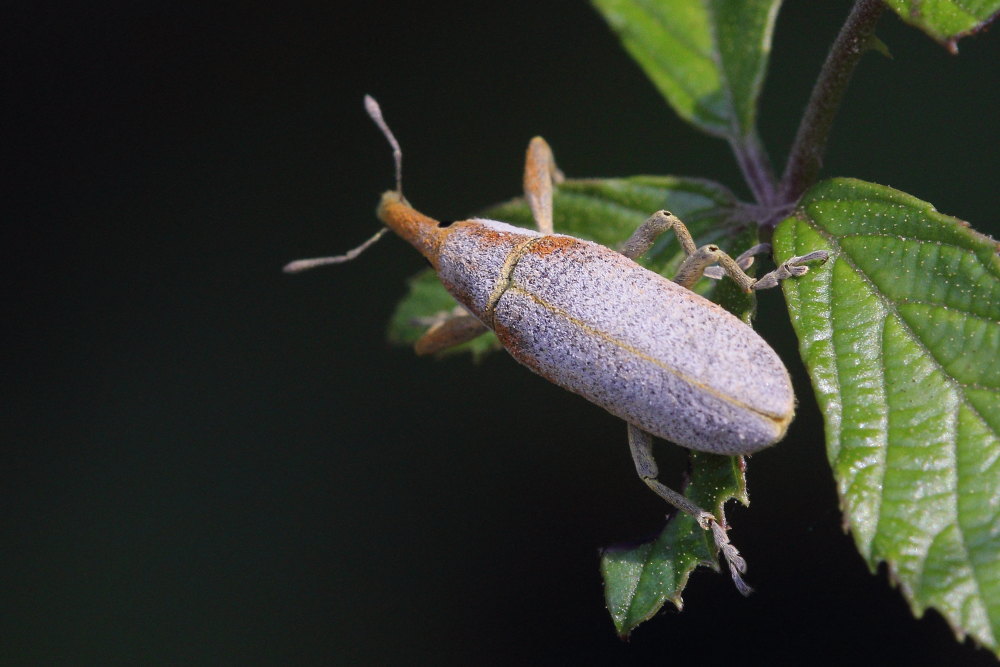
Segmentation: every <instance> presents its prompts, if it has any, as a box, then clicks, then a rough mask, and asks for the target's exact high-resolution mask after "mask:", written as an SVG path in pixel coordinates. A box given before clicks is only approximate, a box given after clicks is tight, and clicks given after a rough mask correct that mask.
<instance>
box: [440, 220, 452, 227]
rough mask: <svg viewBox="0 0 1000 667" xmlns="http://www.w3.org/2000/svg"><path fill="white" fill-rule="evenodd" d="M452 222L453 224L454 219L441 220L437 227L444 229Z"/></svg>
mask: <svg viewBox="0 0 1000 667" xmlns="http://www.w3.org/2000/svg"><path fill="white" fill-rule="evenodd" d="M453 224H455V221H454V220H442V221H441V222H439V223H438V227H440V228H441V229H444V228H445V227H451V226H452V225H453Z"/></svg>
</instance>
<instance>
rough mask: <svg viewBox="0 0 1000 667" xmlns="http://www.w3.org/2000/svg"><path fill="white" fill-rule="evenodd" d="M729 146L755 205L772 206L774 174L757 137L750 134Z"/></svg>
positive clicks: (775, 194)
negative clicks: (755, 202)
mask: <svg viewBox="0 0 1000 667" xmlns="http://www.w3.org/2000/svg"><path fill="white" fill-rule="evenodd" d="M730 146H731V147H732V149H733V154H734V155H735V156H736V162H737V163H738V164H739V165H740V171H742V172H743V178H744V180H746V182H747V185H749V186H750V191H751V192H753V196H754V199H756V200H757V203H758V204H761V205H762V206H765V207H767V206H771V205H772V204H774V201H775V197H776V196H777V188H776V187H775V182H774V172H773V171H772V170H771V161H770V160H769V159H768V157H767V153H766V152H765V151H764V147H763V146H762V145H761V143H760V139H759V138H758V137H757V135H756V134H751V135H750V136H747V137H743V138H742V139H741V140H740V141H732V142H730Z"/></svg>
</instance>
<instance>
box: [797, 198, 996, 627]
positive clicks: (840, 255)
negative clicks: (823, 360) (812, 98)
mask: <svg viewBox="0 0 1000 667" xmlns="http://www.w3.org/2000/svg"><path fill="white" fill-rule="evenodd" d="M796 217H797V218H798V219H799V220H801V221H802V222H804V223H805V224H807V225H809V226H810V227H811V228H812V229H813V231H815V232H816V233H817V234H819V235H820V236H821V237H823V238H824V239H825V240H826V241H827V242H828V243H829V244H830V245H831V246H832V247H834V248H836V250H837V259H838V260H840V259H842V260H843V261H844V262H845V263H846V264H847V265H848V267H850V269H851V270H852V271H854V273H855V275H857V276H858V277H859V278H860V279H861V280H862V281H863V282H864V283H866V284H868V285H870V286H871V287H872V291H873V293H874V295H875V297H876V298H877V299H878V300H879V301H880V302H881V303H882V305H883V306H884V307H885V308H886V309H887V311H888V312H890V313H891V314H892V315H893V316H894V317H895V318H896V320H897V322H898V323H899V326H900V328H901V329H902V330H903V331H905V332H906V334H907V336H908V337H909V338H910V339H911V340H912V341H913V342H914V343H916V344H917V346H918V347H919V348H920V350H921V351H922V352H923V353H924V354H925V355H926V356H927V358H928V359H930V360H931V361H932V363H933V364H934V366H935V368H936V369H937V370H938V371H939V372H940V374H941V376H942V377H943V378H944V380H945V383H946V384H950V385H951V386H952V387H953V388H954V389H955V390H956V393H958V395H959V396H960V398H959V403H960V404H961V405H963V406H965V408H966V409H967V410H969V412H970V413H971V414H973V415H975V416H976V419H977V420H979V422H980V424H981V425H982V426H983V427H984V430H986V431H987V432H989V433H993V434H994V436H995V437H997V438H1000V434H997V433H996V431H994V430H993V428H992V427H991V426H990V424H989V423H988V422H987V421H986V420H985V419H984V418H983V416H982V414H981V413H980V412H979V411H978V410H977V409H976V407H975V406H974V405H973V404H972V403H971V401H969V399H968V397H967V396H966V394H965V391H964V389H965V385H963V384H962V383H960V382H958V380H956V379H955V378H953V377H952V376H951V375H950V374H949V373H948V372H947V370H945V368H944V366H943V365H942V364H941V362H940V360H939V359H938V358H937V356H935V354H934V353H933V351H932V350H931V349H930V348H928V347H927V345H925V344H924V341H923V340H922V339H921V338H920V337H919V336H918V335H917V334H916V333H915V332H914V330H913V329H912V328H911V327H910V325H909V323H908V322H907V321H906V319H905V318H903V316H902V315H901V314H900V313H899V311H898V310H897V308H896V303H895V302H894V301H891V300H889V299H888V298H886V297H885V296H884V295H883V293H882V291H881V290H880V289H879V288H878V286H877V285H876V284H875V283H874V282H873V281H872V280H871V279H870V278H869V277H868V275H867V274H866V273H865V272H864V271H862V270H861V268H860V267H858V266H857V265H856V264H855V263H854V261H853V260H852V258H851V257H850V255H848V254H847V253H845V252H844V250H843V248H842V246H841V245H840V243H839V237H836V236H833V235H832V234H831V233H829V232H827V230H826V229H825V228H823V227H821V226H819V224H818V223H814V222H813V220H812V219H811V218H810V217H808V216H805V217H803V216H796ZM845 236H847V235H845ZM855 236H863V235H861V234H858V235H855ZM870 236H886V237H890V238H896V239H899V240H913V241H916V242H918V243H920V242H925V243H932V241H925V240H923V239H916V238H912V237H902V236H893V235H890V234H882V235H877V234H871V235H870ZM942 245H943V244H942ZM953 247H955V248H957V249H959V250H961V251H963V252H974V251H971V250H969V249H968V248H963V247H961V246H955V245H953ZM831 308H832V304H831ZM960 312H964V311H960ZM882 340H883V341H884V336H883V337H882ZM883 357H884V355H883ZM834 358H835V359H836V355H834ZM838 366H839V364H838ZM882 379H883V383H884V379H885V372H884V370H883V372H882ZM838 380H839V370H838ZM957 430H958V415H957V412H956V415H955V427H954V431H955V435H956V437H955V439H954V441H953V442H952V443H951V455H952V460H953V461H955V462H956V466H955V473H956V489H955V490H953V491H952V492H951V496H952V499H953V503H954V506H955V515H954V516H955V526H956V528H957V529H958V532H959V535H961V542H962V549H963V550H964V552H965V554H964V555H965V561H966V562H967V563H968V564H969V568H970V569H971V570H972V572H973V581H974V582H975V587H976V599H977V600H978V601H979V603H980V604H981V605H982V607H983V609H984V611H985V612H986V616H987V618H988V619H989V628H988V629H989V631H990V633H991V634H992V632H993V627H994V625H995V624H994V619H993V614H992V613H991V608H990V606H989V605H988V604H986V601H985V599H984V597H983V593H982V590H983V588H982V581H981V578H980V577H981V575H980V572H979V568H978V567H977V565H976V563H975V562H974V561H973V559H972V558H971V557H970V552H969V546H968V540H967V536H966V534H965V529H964V528H963V526H962V522H961V520H960V518H959V517H960V516H961V514H960V511H959V507H958V489H957V486H958V470H957V461H958V444H957V440H958V438H957ZM889 446H890V440H889V439H888V438H887V439H886V447H889ZM882 467H883V470H882V479H883V481H884V479H885V473H886V471H887V469H888V465H887V464H886V463H883V466H882ZM879 491H880V493H879V514H878V516H879V519H878V520H879V523H881V520H882V511H881V505H882V504H883V499H884V493H885V489H884V484H880V489H879ZM879 532H880V530H879V526H878V525H876V528H875V534H878V533H879ZM873 546H874V544H873ZM929 555H930V549H928V550H927V551H926V552H925V554H924V558H923V559H922V561H921V563H920V571H919V574H918V575H917V577H916V579H917V580H918V581H919V580H920V579H922V577H923V571H924V569H925V568H926V564H927V558H928V556H929ZM882 560H885V558H884V557H883V558H882ZM914 592H915V593H916V591H914ZM921 603H922V605H923V607H924V608H927V607H929V605H928V604H927V602H926V601H922V602H921Z"/></svg>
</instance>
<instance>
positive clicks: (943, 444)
mask: <svg viewBox="0 0 1000 667" xmlns="http://www.w3.org/2000/svg"><path fill="white" fill-rule="evenodd" d="M774 240H775V251H776V258H777V261H781V260H783V259H787V258H788V257H789V256H791V255H800V254H804V253H805V252H808V251H811V250H821V249H826V250H828V251H829V252H830V253H831V261H829V262H828V263H827V264H826V265H825V266H823V267H821V268H819V269H814V270H813V271H812V272H810V273H809V274H807V275H806V276H804V277H802V278H800V279H798V280H788V281H785V282H784V290H785V295H786V297H787V300H788V306H789V311H790V312H791V315H792V322H793V324H794V325H795V328H796V331H797V332H798V335H799V340H800V345H801V349H802V354H803V357H804V359H805V361H806V365H807V367H808V369H809V373H810V375H811V376H812V381H813V387H814V389H815V392H816V396H817V399H818V401H819V404H820V407H821V409H822V410H823V414H824V417H825V422H826V438H827V453H828V456H829V459H830V463H831V465H832V467H833V471H834V475H835V477H836V480H837V487H838V490H839V493H840V497H841V504H842V507H843V510H844V517H845V519H844V520H845V525H846V526H847V527H849V528H850V529H851V531H852V532H853V535H854V540H855V542H856V544H857V546H858V550H859V551H860V552H861V554H862V556H863V557H864V558H865V559H866V560H867V562H868V564H869V567H871V568H872V570H874V569H875V568H876V567H877V565H878V563H879V562H880V561H885V562H886V563H888V566H889V571H890V573H891V576H892V578H893V580H894V581H896V582H898V584H899V586H900V588H901V590H902V592H903V594H904V595H905V596H906V598H907V599H908V600H909V602H910V605H911V608H912V609H913V612H914V614H916V615H917V616H919V615H921V614H922V613H923V610H924V609H926V608H928V607H933V608H935V609H937V610H938V611H939V612H941V614H942V615H943V616H944V617H945V618H946V619H947V621H948V623H949V624H950V625H951V626H952V628H953V629H954V631H955V633H956V634H957V635H958V636H959V637H960V638H961V637H964V636H965V635H966V634H968V635H971V636H972V637H973V638H975V640H976V641H977V642H979V643H981V644H983V645H985V646H988V647H990V648H992V649H993V650H994V651H998V641H997V640H998V637H1000V258H998V254H997V253H998V245H997V243H996V242H995V241H993V240H992V239H990V238H989V237H986V236H983V235H980V234H977V233H976V232H974V231H972V230H971V229H970V228H969V227H968V225H967V224H966V223H964V222H962V221H961V220H957V219H955V218H950V217H947V216H944V215H941V214H939V213H938V212H937V211H935V210H934V208H933V207H932V206H931V205H930V204H928V203H926V202H922V201H920V200H918V199H915V198H913V197H911V196H909V195H906V194H904V193H902V192H898V191H896V190H892V189H890V188H886V187H882V186H878V185H873V184H870V183H865V182H861V181H855V180H847V179H837V180H831V181H825V182H822V183H820V184H818V185H817V186H815V187H814V188H813V189H812V190H811V191H810V192H809V193H807V195H806V197H805V198H804V199H803V200H802V202H801V205H800V207H799V209H798V211H797V212H796V214H795V215H794V216H793V217H791V218H789V219H787V220H785V221H784V222H782V224H781V225H780V226H779V227H778V229H777V231H776V235H775V239H774Z"/></svg>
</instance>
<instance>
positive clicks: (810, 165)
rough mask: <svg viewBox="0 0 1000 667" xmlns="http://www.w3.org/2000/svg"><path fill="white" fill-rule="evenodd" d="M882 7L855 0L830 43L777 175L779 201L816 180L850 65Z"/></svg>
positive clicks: (878, 0) (874, 0)
mask: <svg viewBox="0 0 1000 667" xmlns="http://www.w3.org/2000/svg"><path fill="white" fill-rule="evenodd" d="M884 9H885V5H884V4H883V3H882V0H857V2H855V3H854V7H853V8H852V9H851V13H850V15H848V17H847V21H845V22H844V26H843V27H842V28H841V29H840V34H838V35H837V39H836V40H835V41H834V42H833V46H832V47H830V53H829V54H827V56H826V62H824V63H823V69H822V70H820V74H819V78H818V79H817V80H816V85H815V86H814V87H813V90H812V95H811V96H810V97H809V105H808V106H807V107H806V112H805V114H804V115H803V116H802V121H801V123H800V124H799V130H798V133H797V134H796V135H795V143H794V144H793V145H792V150H791V153H790V154H789V156H788V164H787V165H786V166H785V173H784V175H783V176H782V178H781V186H780V189H781V200H782V202H785V203H794V202H796V201H798V199H799V197H801V196H802V193H803V192H805V191H806V189H807V188H808V187H809V186H811V185H812V184H813V183H814V182H815V181H816V176H817V174H819V170H820V167H821V166H822V164H823V153H824V152H825V151H826V142H827V139H828V138H829V136H830V128H831V127H832V126H833V119H834V117H835V116H836V115H837V110H838V109H839V108H840V102H841V100H842V99H843V97H844V92H845V91H846V90H847V84H848V83H849V82H850V80H851V76H852V75H853V74H854V68H855V67H857V64H858V61H859V60H861V56H862V55H863V54H864V52H865V51H866V50H868V45H869V44H870V40H871V39H872V37H873V36H874V34H875V24H876V23H877V22H878V19H879V17H880V16H881V15H882V11H883V10H884Z"/></svg>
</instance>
